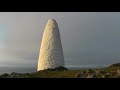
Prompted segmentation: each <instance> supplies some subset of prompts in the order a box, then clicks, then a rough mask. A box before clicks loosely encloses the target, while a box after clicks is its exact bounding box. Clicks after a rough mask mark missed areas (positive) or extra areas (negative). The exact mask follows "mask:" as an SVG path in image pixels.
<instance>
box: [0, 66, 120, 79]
mask: <svg viewBox="0 0 120 90" xmlns="http://www.w3.org/2000/svg"><path fill="white" fill-rule="evenodd" d="M0 78H120V66H119V65H116V64H115V65H111V66H109V67H106V68H98V69H83V70H45V71H39V72H34V73H24V74H21V73H15V72H13V73H11V74H7V73H5V74H3V75H1V76H0Z"/></svg>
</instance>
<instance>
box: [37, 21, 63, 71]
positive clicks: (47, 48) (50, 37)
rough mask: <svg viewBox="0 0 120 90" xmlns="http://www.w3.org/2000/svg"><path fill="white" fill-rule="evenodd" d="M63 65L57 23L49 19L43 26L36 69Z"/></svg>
mask: <svg viewBox="0 0 120 90" xmlns="http://www.w3.org/2000/svg"><path fill="white" fill-rule="evenodd" d="M56 67H64V56H63V49H62V44H61V38H60V32H59V28H58V24H57V22H56V21H55V20H54V19H49V20H48V22H47V25H46V27H45V30H44V33H43V37H42V42H41V48H40V53H39V58H38V69H37V70H38V71H40V70H47V69H54V68H56Z"/></svg>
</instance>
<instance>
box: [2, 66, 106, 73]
mask: <svg viewBox="0 0 120 90" xmlns="http://www.w3.org/2000/svg"><path fill="white" fill-rule="evenodd" d="M65 67H66V68H67V69H68V70H80V69H88V68H104V67H106V65H80V66H69V65H67V66H65ZM12 72H16V73H34V72H37V67H0V75H2V74H4V73H8V74H10V73H12Z"/></svg>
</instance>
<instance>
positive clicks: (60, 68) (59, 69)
mask: <svg viewBox="0 0 120 90" xmlns="http://www.w3.org/2000/svg"><path fill="white" fill-rule="evenodd" d="M63 70H68V69H67V68H65V67H62V66H60V67H56V68H54V69H51V68H48V69H46V70H40V71H63Z"/></svg>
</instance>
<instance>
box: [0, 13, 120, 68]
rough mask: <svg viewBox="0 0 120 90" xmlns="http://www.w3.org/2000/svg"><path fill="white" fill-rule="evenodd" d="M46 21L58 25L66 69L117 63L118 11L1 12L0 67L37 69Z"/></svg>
mask: <svg viewBox="0 0 120 90" xmlns="http://www.w3.org/2000/svg"><path fill="white" fill-rule="evenodd" d="M49 18H53V19H55V20H56V21H57V23H58V26H59V29H60V34H61V40H62V45H63V52H64V57H65V64H66V66H70V65H72V66H79V65H109V64H112V63H117V62H119V61H120V12H0V66H14V67H16V66H18V67H37V62H38V55H39V49H40V44H41V39H42V33H43V30H44V28H45V25H46V23H47V21H48V19H49Z"/></svg>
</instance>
